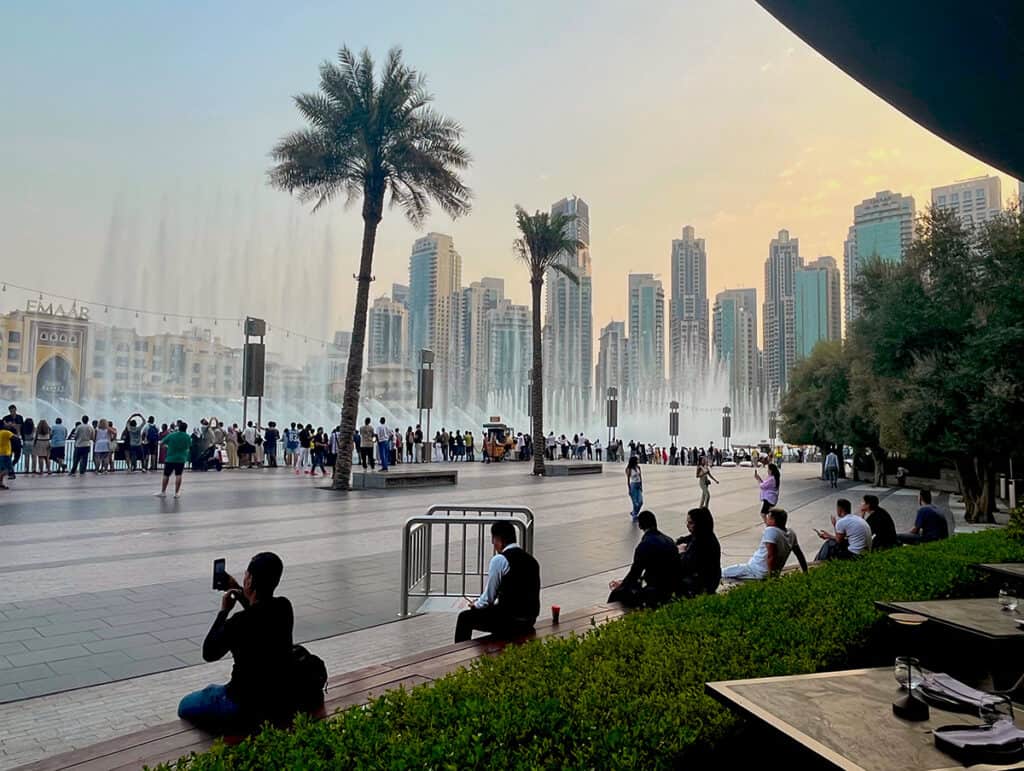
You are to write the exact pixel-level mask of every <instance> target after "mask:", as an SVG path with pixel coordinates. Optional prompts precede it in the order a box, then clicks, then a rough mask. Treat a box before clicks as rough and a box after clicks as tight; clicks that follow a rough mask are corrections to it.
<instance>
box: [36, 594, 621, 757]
mask: <svg viewBox="0 0 1024 771" xmlns="http://www.w3.org/2000/svg"><path fill="white" fill-rule="evenodd" d="M624 612H625V611H624V610H623V609H622V608H620V607H619V606H617V605H596V606H593V607H590V608H585V609H582V610H578V611H574V612H572V613H565V614H563V615H562V617H561V619H560V622H559V623H558V624H552V622H551V620H550V619H545V620H544V621H539V622H538V623H537V626H536V629H535V630H534V631H533V632H532V633H530V634H529V635H525V636H524V637H522V638H520V639H517V640H512V641H501V640H495V639H494V638H493V637H481V638H478V639H476V640H470V641H468V642H464V643H453V644H451V645H445V646H443V647H441V648H434V649H432V650H428V651H423V652H422V653H416V654H413V655H411V656H406V657H405V658H401V659H397V660H395V661H389V662H387V663H383V664H373V665H371V666H368V667H363V668H362V669H357V670H354V671H352V672H345V673H343V674H340V675H335V676H334V677H331V678H329V679H328V681H327V694H326V698H325V700H324V706H323V708H322V709H321V710H320V711H319V712H318V713H317V715H315V716H316V717H320V718H323V717H326V716H328V715H331V714H333V713H334V712H335V711H337V710H339V709H346V708H347V707H352V706H355V705H357V704H365V703H366V702H368V701H369V700H370V699H372V698H374V697H376V696H380V695H381V694H383V693H384V692H385V691H389V690H393V689H395V688H400V687H405V688H412V687H413V686H416V685H421V684H423V683H429V682H432V681H433V680H436V679H437V678H440V677H443V676H444V675H446V674H448V673H450V672H454V671H455V670H457V669H459V668H460V667H466V666H468V665H469V664H471V663H472V662H473V661H474V660H475V659H478V658H482V657H483V656H494V655H497V654H498V653H500V652H501V651H502V650H504V648H505V647H507V646H508V645H514V644H519V643H523V642H527V641H529V640H534V639H541V638H545V637H567V636H568V635H570V634H572V633H576V634H583V633H585V632H586V631H587V630H588V629H590V628H591V625H592V623H594V624H602V623H605V622H606V621H609V620H611V619H614V618H618V617H619V616H622V615H623V614H624ZM454 620H455V619H454V617H453V618H452V621H453V628H454ZM213 740H214V737H213V736H212V735H211V734H209V733H207V732H205V731H201V730H199V729H198V728H195V727H193V726H192V725H191V724H190V723H186V722H185V721H183V720H174V721H172V722H169V723H165V724H163V725H159V726H154V727H153V728H147V729H144V730H141V731H135V732H133V733H130V734H126V735H124V736H118V737H115V738H113V739H108V740H107V741H104V742H99V743H98V744H94V745H92V746H90V747H83V748H81V749H76V750H71V751H68V752H64V753H61V754H59V755H54V756H52V757H49V758H45V759H43V760H40V761H37V762H35V763H31V764H29V765H26V766H22V767H21V771H29V770H31V771H59V770H60V769H74V771H108V770H110V769H139V768H141V767H142V766H143V765H150V766H152V765H156V764H158V763H166V762H171V761H174V760H177V759H178V758H179V757H181V756H182V755H188V754H189V753H191V752H197V753H199V752H203V751H204V750H207V749H209V748H210V746H211V745H212V744H213ZM236 741H237V740H236Z"/></svg>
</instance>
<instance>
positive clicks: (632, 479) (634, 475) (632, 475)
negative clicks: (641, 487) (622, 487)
mask: <svg viewBox="0 0 1024 771" xmlns="http://www.w3.org/2000/svg"><path fill="white" fill-rule="evenodd" d="M629 483H630V484H631V485H632V484H641V483H642V480H641V478H640V467H639V466H638V467H637V468H631V469H630V470H629Z"/></svg>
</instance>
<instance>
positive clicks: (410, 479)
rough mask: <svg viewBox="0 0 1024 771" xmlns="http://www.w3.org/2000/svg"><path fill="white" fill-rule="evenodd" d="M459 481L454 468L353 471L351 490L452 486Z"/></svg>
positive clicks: (457, 473) (392, 468) (393, 468)
mask: <svg viewBox="0 0 1024 771" xmlns="http://www.w3.org/2000/svg"><path fill="white" fill-rule="evenodd" d="M458 483H459V472H458V471H456V470H455V469H447V468H445V469H419V468H417V469H405V468H395V467H391V468H389V469H388V470H387V471H353V472H352V489H353V490H399V489H408V488H410V487H453V486H455V485H457V484H458Z"/></svg>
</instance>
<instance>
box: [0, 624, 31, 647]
mask: <svg viewBox="0 0 1024 771" xmlns="http://www.w3.org/2000/svg"><path fill="white" fill-rule="evenodd" d="M33 637H39V632H37V631H36V630H35V629H33V628H32V627H27V628H25V629H15V630H13V631H11V632H0V645H2V644H3V643H9V642H18V641H19V640H31V639H32V638H33Z"/></svg>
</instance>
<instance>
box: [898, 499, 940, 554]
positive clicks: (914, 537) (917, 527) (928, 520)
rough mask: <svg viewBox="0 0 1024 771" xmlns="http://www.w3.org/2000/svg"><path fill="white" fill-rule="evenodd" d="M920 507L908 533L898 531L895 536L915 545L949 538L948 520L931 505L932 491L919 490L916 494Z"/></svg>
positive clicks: (902, 542)
mask: <svg viewBox="0 0 1024 771" xmlns="http://www.w3.org/2000/svg"><path fill="white" fill-rule="evenodd" d="M917 501H918V504H919V505H920V507H921V508H919V509H918V510H917V517H916V518H915V519H914V526H913V527H912V528H911V529H910V532H909V533H899V534H898V535H897V536H896V537H897V538H898V539H899V542H900V543H901V544H907V545H912V546H916V545H917V544H919V543H928V542H929V541H941V540H943V539H945V538H949V521H948V520H947V519H946V517H945V515H944V514H943V513H942V512H940V511H939V510H938V509H937V508H935V507H934V506H932V491H931V490H921V492H919V493H918V494H917Z"/></svg>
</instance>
